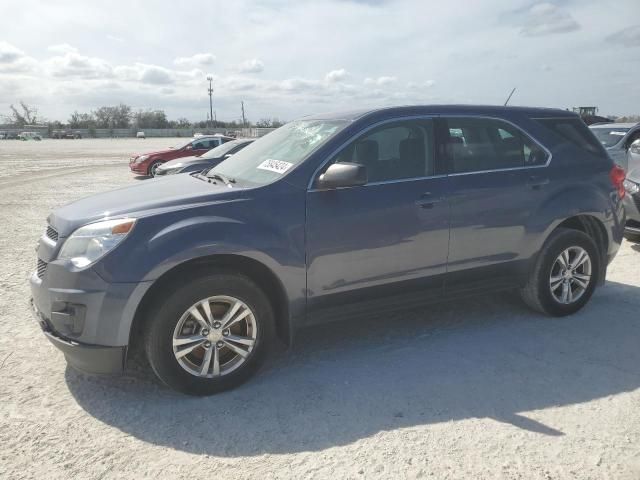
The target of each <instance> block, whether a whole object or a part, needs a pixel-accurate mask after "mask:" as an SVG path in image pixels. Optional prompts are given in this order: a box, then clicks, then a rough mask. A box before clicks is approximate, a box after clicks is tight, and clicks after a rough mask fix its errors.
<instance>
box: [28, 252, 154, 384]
mask: <svg viewBox="0 0 640 480" xmlns="http://www.w3.org/2000/svg"><path fill="white" fill-rule="evenodd" d="M39 249H42V252H39V257H40V258H48V257H47V255H46V253H47V249H46V248H45V247H43V246H42V245H41V246H40V247H39ZM29 283H30V286H31V296H32V305H33V311H34V313H35V315H36V317H37V319H38V323H39V324H40V326H41V327H42V329H43V331H44V334H45V335H46V336H47V338H48V339H49V341H50V342H51V343H53V344H54V345H55V346H56V347H57V348H59V349H60V350H62V352H63V353H64V354H65V357H66V358H67V361H68V362H69V364H70V365H72V366H74V367H76V368H78V369H79V370H83V371H85V372H88V373H101V374H103V373H119V372H122V369H123V366H124V362H125V354H126V350H127V346H128V344H129V336H130V331H131V325H132V324H133V318H134V316H135V313H136V310H137V307H138V305H139V304H140V301H141V300H142V297H143V296H144V293H146V291H147V289H148V287H149V286H150V284H151V282H137V283H109V282H106V281H104V280H103V279H102V277H100V276H99V275H98V274H97V273H96V272H95V271H94V270H93V269H92V268H88V269H85V270H81V271H71V270H69V269H68V268H67V267H66V266H65V264H64V263H62V262H59V261H55V260H54V261H51V262H49V263H47V262H44V261H42V260H39V262H38V270H36V271H35V272H34V273H33V274H32V275H31V278H30V280H29Z"/></svg>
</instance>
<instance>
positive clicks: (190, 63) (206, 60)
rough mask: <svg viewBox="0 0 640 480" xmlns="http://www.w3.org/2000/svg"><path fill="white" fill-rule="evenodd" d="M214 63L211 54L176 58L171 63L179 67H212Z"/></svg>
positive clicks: (213, 56)
mask: <svg viewBox="0 0 640 480" xmlns="http://www.w3.org/2000/svg"><path fill="white" fill-rule="evenodd" d="M215 61H216V56H215V55H213V54H211V53H196V54H195V55H191V56H190V57H178V58H176V59H175V60H174V61H173V63H174V64H175V65H178V66H180V67H205V66H208V65H213V62H215Z"/></svg>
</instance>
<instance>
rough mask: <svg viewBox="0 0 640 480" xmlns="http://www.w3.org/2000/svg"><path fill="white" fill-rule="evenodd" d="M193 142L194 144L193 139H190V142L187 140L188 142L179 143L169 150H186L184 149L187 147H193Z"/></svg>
mask: <svg viewBox="0 0 640 480" xmlns="http://www.w3.org/2000/svg"><path fill="white" fill-rule="evenodd" d="M191 142H193V138H190V139H189V140H187V141H186V142H182V143H179V144H177V145H174V146H173V147H169V148H172V149H174V150H180V149H181V148H184V147H186V146H187V145H191Z"/></svg>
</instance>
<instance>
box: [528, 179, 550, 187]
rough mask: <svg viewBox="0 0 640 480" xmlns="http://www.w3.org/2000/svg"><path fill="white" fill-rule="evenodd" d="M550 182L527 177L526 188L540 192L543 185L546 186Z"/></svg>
mask: <svg viewBox="0 0 640 480" xmlns="http://www.w3.org/2000/svg"><path fill="white" fill-rule="evenodd" d="M549 182H550V180H549V179H548V178H543V177H529V179H528V180H527V187H529V188H530V189H532V190H540V189H541V188H542V187H544V186H545V185H548V184H549Z"/></svg>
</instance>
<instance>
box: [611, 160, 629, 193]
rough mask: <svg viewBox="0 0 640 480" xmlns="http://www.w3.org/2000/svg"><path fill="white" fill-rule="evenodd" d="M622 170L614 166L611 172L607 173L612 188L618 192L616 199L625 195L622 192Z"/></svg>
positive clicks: (623, 174)
mask: <svg viewBox="0 0 640 480" xmlns="http://www.w3.org/2000/svg"><path fill="white" fill-rule="evenodd" d="M625 176H626V175H625V173H624V169H623V168H621V167H619V166H618V165H615V166H614V167H613V168H612V169H611V171H610V172H609V178H610V179H611V183H612V185H613V186H614V188H615V189H616V190H617V191H618V197H620V198H623V197H624V194H625V190H624V179H625Z"/></svg>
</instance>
